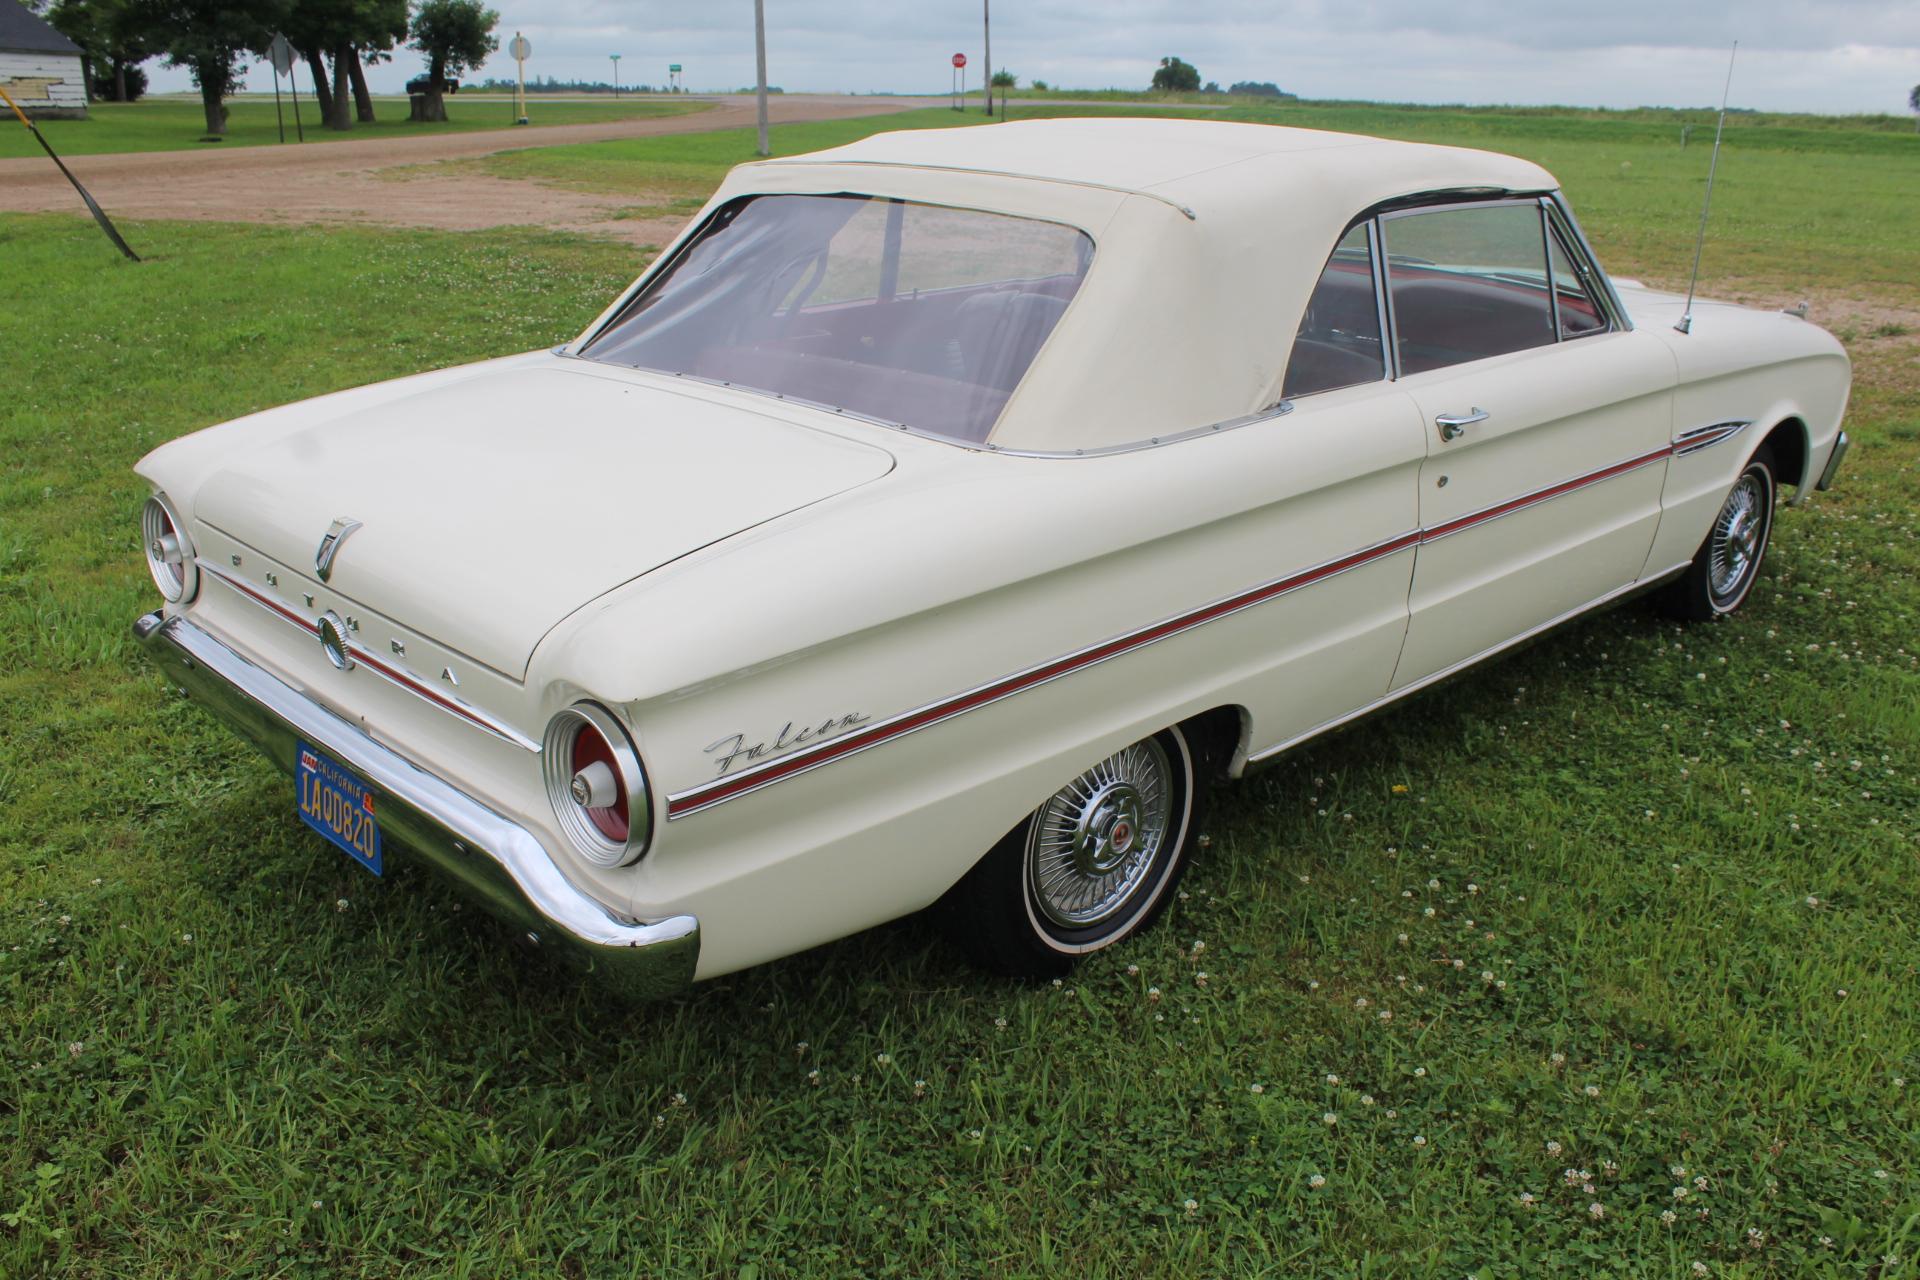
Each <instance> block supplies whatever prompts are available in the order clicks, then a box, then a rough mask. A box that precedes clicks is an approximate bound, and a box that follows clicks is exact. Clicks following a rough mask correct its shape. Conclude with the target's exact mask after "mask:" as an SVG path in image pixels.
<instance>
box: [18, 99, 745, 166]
mask: <svg viewBox="0 0 1920 1280" xmlns="http://www.w3.org/2000/svg"><path fill="white" fill-rule="evenodd" d="M709 105H711V104H709V103H705V102H662V101H624V102H541V101H540V100H539V99H537V98H536V99H533V100H531V101H530V102H529V104H528V116H529V119H530V120H531V121H532V122H533V123H534V124H537V125H539V124H599V123H600V122H602V121H606V120H635V119H649V118H652V117H656V116H677V115H684V114H685V113H687V112H689V111H703V110H705V109H706V108H707V107H708V106H709ZM227 110H228V113H229V114H228V116H227V133H226V140H225V141H224V142H210V143H203V142H201V141H200V138H201V136H202V135H204V134H205V133H206V131H207V116H206V112H205V111H203V110H202V109H201V106H200V100H199V99H198V98H157V99H150V100H148V101H146V102H136V103H118V102H96V103H94V104H93V105H92V106H90V107H88V108H87V114H88V118H87V119H85V120H42V121H40V122H39V126H40V131H41V132H42V133H43V134H45V135H46V138H47V141H48V142H50V143H52V144H53V149H54V150H55V151H58V152H59V153H60V154H61V155H63V156H86V155H103V154H106V153H108V152H115V151H187V150H206V149H209V148H211V147H222V148H227V147H256V146H265V145H267V144H268V143H278V142H279V141H280V127H279V125H278V124H276V123H275V118H274V110H273V99H272V97H267V98H260V97H257V96H256V97H245V98H233V99H229V100H228V102H227ZM281 112H282V116H281V119H282V120H283V121H284V123H285V125H286V130H287V145H288V146H295V145H297V143H298V134H299V132H300V131H298V130H296V129H295V128H294V120H293V99H292V98H291V97H288V98H286V99H285V100H284V101H283V102H282V104H281ZM373 113H374V116H375V117H376V118H375V121H374V123H372V124H356V125H354V127H353V128H351V129H348V130H346V131H345V132H340V133H336V132H334V131H333V130H331V129H328V128H325V127H324V126H322V125H321V123H320V112H319V109H318V108H317V107H316V106H315V105H314V102H313V99H312V98H311V97H309V96H308V95H307V94H305V93H302V94H301V95H300V119H301V121H302V122H303V125H304V132H305V136H306V140H307V141H308V142H338V141H340V140H341V139H343V138H346V139H352V138H360V139H367V138H412V137H418V136H419V135H421V134H428V133H466V132H470V131H472V130H475V129H507V128H511V127H512V126H513V117H514V109H513V104H512V103H510V102H506V101H503V100H498V99H495V100H491V101H486V102H480V101H475V100H474V99H472V98H462V97H461V96H459V95H458V94H453V95H451V96H449V97H448V98H447V120H446V123H445V124H410V123H408V121H407V100H406V99H405V98H391V97H376V98H374V100H373ZM0 125H3V126H4V127H0V158H4V157H7V156H29V155H31V156H37V155H40V154H42V152H41V150H40V144H39V143H37V142H35V141H34V140H33V137H32V135H31V134H29V133H28V132H27V131H26V130H25V129H22V128H21V127H20V125H19V122H18V121H16V120H14V119H13V117H12V114H11V113H7V114H6V116H5V118H4V119H3V120H0Z"/></svg>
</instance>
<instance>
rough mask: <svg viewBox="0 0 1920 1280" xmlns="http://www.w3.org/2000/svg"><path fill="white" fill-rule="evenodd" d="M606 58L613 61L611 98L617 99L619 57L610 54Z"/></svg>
mask: <svg viewBox="0 0 1920 1280" xmlns="http://www.w3.org/2000/svg"><path fill="white" fill-rule="evenodd" d="M607 56H608V57H609V58H612V59H613V96H614V97H616V98H617V97H619V96H620V55H619V54H617V53H610V54H608V55H607Z"/></svg>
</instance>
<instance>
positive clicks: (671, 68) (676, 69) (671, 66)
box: [667, 62, 680, 75]
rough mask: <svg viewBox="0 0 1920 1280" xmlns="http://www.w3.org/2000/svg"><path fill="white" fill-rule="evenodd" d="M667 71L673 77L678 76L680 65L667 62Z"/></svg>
mask: <svg viewBox="0 0 1920 1280" xmlns="http://www.w3.org/2000/svg"><path fill="white" fill-rule="evenodd" d="M667 70H669V71H671V72H673V74H675V75H679V74H680V64H679V63H677V62H669V63H668V64H667Z"/></svg>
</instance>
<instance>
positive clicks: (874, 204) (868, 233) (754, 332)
mask: <svg viewBox="0 0 1920 1280" xmlns="http://www.w3.org/2000/svg"><path fill="white" fill-rule="evenodd" d="M1092 258H1093V241H1092V240H1091V239H1090V238H1089V237H1088V236H1087V235H1086V233H1085V232H1082V231H1079V230H1076V229H1074V228H1072V227H1067V226H1062V225H1060V224H1058V223H1052V222H1041V221H1038V220H1035V219H1031V218H1017V217H1011V216H1008V215H1005V214H998V213H987V212H984V211H982V210H977V209H953V208H946V207H943V206H939V205H928V204H917V203H913V202H909V201H902V200H890V199H883V198H879V197H870V196H851V195H834V196H810V195H773V196H756V197H752V198H750V199H745V200H740V201H737V202H735V203H732V204H729V205H727V206H725V207H724V208H722V209H721V210H720V211H719V212H718V213H717V214H715V215H714V217H713V219H712V220H711V221H710V222H709V224H708V225H707V226H706V227H705V228H704V229H703V230H702V231H701V232H700V234H699V236H698V237H697V238H696V239H695V240H693V241H692V242H691V244H689V246H688V247H687V248H686V249H685V250H684V251H683V252H682V253H681V254H680V255H679V257H678V259H677V260H676V261H674V262H672V263H671V264H669V265H668V266H667V268H666V270H665V271H663V272H662V273H661V274H660V275H659V276H658V277H657V278H655V279H654V280H653V281H652V282H651V283H649V284H648V286H647V288H646V289H645V290H643V291H642V292H641V293H640V294H639V295H638V296H637V297H636V298H635V299H634V300H633V301H632V302H631V303H629V304H628V305H627V307H626V309H625V310H623V311H622V312H621V313H620V315H619V316H618V317H617V318H616V319H615V320H614V321H613V323H611V324H610V325H608V326H607V328H606V329H605V330H603V331H602V332H601V333H600V334H599V335H598V336H596V337H595V338H594V339H593V341H592V342H590V343H589V344H588V345H587V347H586V348H585V350H584V351H583V353H582V354H584V355H586V356H587V357H589V358H591V359H594V360H603V361H606V362H608V363H610V364H619V365H626V366H629V367H631V368H636V369H651V370H657V371H659V372H663V373H677V374H688V375H692V376H695V377H700V378H706V379H710V380H713V381H716V382H725V383H730V384H734V385H739V386H745V387H751V388H753V389H755V390H759V391H767V392H772V393H774V394H777V395H782V396H789V397H792V398H794V399H799V400H807V401H812V402H814V403H816V404H824V405H829V406H831V407H833V408H837V409H845V410H849V411H851V412H854V413H860V414H864V415H867V416H869V417H874V418H879V419H882V420H884V421H887V422H895V423H901V424H904V425H906V426H909V427H913V428H915V429H917V430H921V431H927V432H931V433H933V434H936V435H942V436H949V437H952V438H954V439H958V440H963V441H969V442H979V441H984V440H985V439H986V438H987V435H988V433H989V432H991V431H992V430H993V425H994V423H995V422H996V421H997V420H998V419H999V417H1000V411H1001V409H1002V408H1004V407H1005V405H1006V402H1007V399H1008V397H1010V396H1011V395H1012V394H1013V389H1014V388H1015V387H1016V386H1018V385H1019V383H1020V379H1021V378H1022V377H1023V376H1024V375H1025V374H1026V371H1027V367H1028V366H1029V365H1031V364H1032V363H1033V359H1034V356H1035V355H1037V354H1038V353H1039V350H1040V347H1041V344H1043V343H1044V342H1045V341H1046V340H1047V335H1048V334H1050V333H1052V332H1053V327H1054V325H1055V324H1057V323H1058V322H1059V320H1060V317H1061V316H1062V315H1063V314H1064V313H1065V312H1066V309H1067V303H1068V302H1069V301H1071V300H1072V298H1073V295H1074V293H1075V292H1076V291H1077V290H1078V289H1079V287H1080V281H1081V280H1082V279H1083V278H1084V277H1085V275H1086V271H1087V267H1088V265H1089V264H1090V263H1091V261H1092Z"/></svg>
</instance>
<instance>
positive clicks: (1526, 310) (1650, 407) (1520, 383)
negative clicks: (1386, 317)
mask: <svg viewBox="0 0 1920 1280" xmlns="http://www.w3.org/2000/svg"><path fill="white" fill-rule="evenodd" d="M1381 235H1382V238H1383V239H1384V242H1385V248H1386V256H1387V264H1388V265H1387V277H1388V288H1387V296H1388V299H1389V309H1390V315H1391V320H1392V327H1393V344H1394V352H1395V356H1396V361H1397V366H1398V371H1399V374H1400V387H1401V389H1402V390H1404V391H1405V392H1406V393H1407V394H1408V395H1410V396H1412V397H1413V399H1414V401H1415V402H1416V404H1417V405H1418V406H1419V411H1420V415H1421V417H1422V419H1423V420H1424V422H1425V423H1426V424H1427V459H1426V463H1425V465H1424V466H1423V467H1422V469H1421V475H1420V526H1421V528H1420V545H1419V550H1418V553H1417V555H1416V558H1415V564H1414V573H1413V586H1412V595H1411V597H1410V599H1409V602H1408V604H1409V613H1410V618H1409V622H1408V628H1407V640H1406V645H1405V648H1404V650H1403V652H1402V654H1401V658H1400V663H1399V667H1398V668H1397V670H1396V671H1395V673H1394V677H1393V688H1394V689H1402V688H1406V687H1408V686H1410V685H1414V684H1418V683H1420V682H1423V681H1426V680H1428V679H1431V678H1433V677H1435V676H1437V675H1441V674H1444V673H1446V672H1447V671H1449V670H1451V669H1453V668H1454V667H1457V666H1460V665H1462V664H1464V663H1466V662H1470V661H1471V660H1473V659H1474V658H1476V657H1478V656H1480V655H1482V654H1485V653H1488V652H1490V651H1492V650H1495V649H1498V648H1501V647H1503V646H1505V645H1506V644H1508V643H1510V642H1512V641H1514V640H1515V639H1518V638H1520V637H1523V636H1525V635H1527V634H1530V633H1532V632H1534V631H1536V630H1539V629H1541V628H1543V627H1545V626H1547V625H1550V624H1551V623H1553V622H1555V621H1557V620H1559V619H1561V618H1564V617H1567V616H1570V615H1571V614H1573V613H1577V612H1579V611H1580V610H1582V609H1584V608H1586V607H1587V606H1589V605H1592V604H1595V603H1598V602H1599V601H1601V600H1603V599H1605V598H1606V597H1608V596H1609V595H1612V594H1615V593H1618V592H1620V591H1621V590H1623V589H1624V588H1626V587H1627V586H1629V585H1630V584H1632V583H1633V582H1634V580H1635V579H1636V577H1637V576H1638V575H1639V573H1640V572H1641V570H1642V569H1643V567H1644V566H1645V564H1646V559H1647V554H1648V551H1649V549H1650V547H1651V545H1652V542H1653V535H1654V531H1655V529H1656V527H1657V526H1658V524H1659V520H1660V491H1661V486H1662V483H1663V481H1664V478H1665V473H1666V461H1667V457H1668V453H1669V441H1670V439H1671V428H1672V414H1673V390H1674V385H1675V382H1676V375H1675V370H1674V364H1673V359H1672V357H1671V356H1670V355H1669V354H1668V352H1667V351H1666V349H1665V348H1664V347H1663V346H1662V345H1661V344H1660V343H1659V342H1658V341H1657V340H1656V339H1654V338H1652V337H1651V336H1650V335H1643V334H1637V333H1634V332H1632V331H1631V329H1630V328H1628V327H1627V325H1626V323H1625V320H1624V317H1620V316H1616V315H1614V314H1613V313H1612V312H1611V311H1610V309H1609V308H1608V307H1607V306H1606V305H1605V304H1604V303H1603V301H1602V300H1601V297H1600V294H1599V291H1598V290H1597V289H1594V288H1592V287H1590V283H1589V282H1590V280H1591V274H1590V273H1591V268H1590V267H1588V270H1587V271H1584V272H1583V271H1582V270H1580V269H1579V268H1578V267H1576V265H1575V264H1576V263H1580V264H1582V265H1586V260H1585V259H1584V257H1583V256H1578V255H1579V253H1580V251H1579V249H1578V247H1577V245H1576V244H1575V242H1573V241H1572V239H1571V238H1570V237H1568V236H1567V235H1566V234H1565V233H1564V232H1563V231H1562V230H1561V228H1560V227H1559V226H1558V225H1557V219H1555V218H1554V217H1553V216H1552V213H1551V206H1550V203H1549V202H1547V201H1543V200H1535V199H1525V200H1489V201H1483V202H1476V203H1471V204H1454V205H1444V206H1432V207H1425V208H1414V209H1406V210H1400V211H1395V212H1393V213H1389V214H1387V215H1385V216H1383V217H1382V219H1381Z"/></svg>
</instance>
